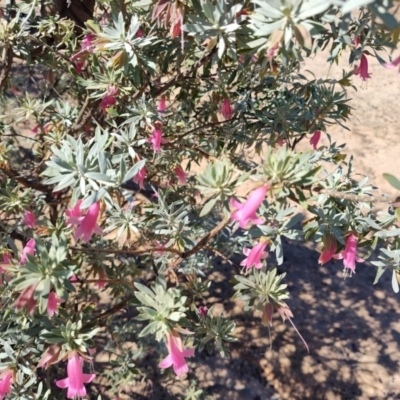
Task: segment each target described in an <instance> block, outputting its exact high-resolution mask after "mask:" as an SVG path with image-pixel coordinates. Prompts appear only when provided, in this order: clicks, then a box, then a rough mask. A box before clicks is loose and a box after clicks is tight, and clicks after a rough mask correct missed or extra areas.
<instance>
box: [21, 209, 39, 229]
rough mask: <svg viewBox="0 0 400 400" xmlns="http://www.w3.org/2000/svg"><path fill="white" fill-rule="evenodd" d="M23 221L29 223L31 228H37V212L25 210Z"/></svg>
mask: <svg viewBox="0 0 400 400" xmlns="http://www.w3.org/2000/svg"><path fill="white" fill-rule="evenodd" d="M22 223H23V224H25V225H27V226H28V227H29V228H32V229H35V228H36V219H35V214H33V213H32V212H31V211H25V214H24V218H23V219H22Z"/></svg>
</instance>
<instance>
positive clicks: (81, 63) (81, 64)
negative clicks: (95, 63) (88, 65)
mask: <svg viewBox="0 0 400 400" xmlns="http://www.w3.org/2000/svg"><path fill="white" fill-rule="evenodd" d="M74 66H75V71H76V73H77V74H78V75H80V74H81V73H82V70H83V67H84V66H85V61H83V60H78V61H77V62H76V63H75V64H74Z"/></svg>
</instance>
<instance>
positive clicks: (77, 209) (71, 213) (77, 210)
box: [65, 200, 85, 225]
mask: <svg viewBox="0 0 400 400" xmlns="http://www.w3.org/2000/svg"><path fill="white" fill-rule="evenodd" d="M81 204H82V200H78V201H77V202H76V204H75V206H74V207H72V208H71V209H70V210H65V215H66V216H67V225H73V224H72V222H70V220H71V219H74V218H77V217H81V216H83V215H85V213H84V212H83V211H82V210H81Z"/></svg>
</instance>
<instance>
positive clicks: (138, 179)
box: [133, 167, 146, 189]
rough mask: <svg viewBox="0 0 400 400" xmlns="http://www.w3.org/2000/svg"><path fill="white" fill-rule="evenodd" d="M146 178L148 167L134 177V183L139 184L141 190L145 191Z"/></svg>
mask: <svg viewBox="0 0 400 400" xmlns="http://www.w3.org/2000/svg"><path fill="white" fill-rule="evenodd" d="M145 178H146V167H143V168H142V169H141V170H140V171H139V172H138V173H137V174H136V175H135V176H134V177H133V182H135V183H137V184H138V185H139V186H140V187H141V189H144V180H145Z"/></svg>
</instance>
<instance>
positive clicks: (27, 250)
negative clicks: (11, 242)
mask: <svg viewBox="0 0 400 400" xmlns="http://www.w3.org/2000/svg"><path fill="white" fill-rule="evenodd" d="M35 246H36V242H35V239H29V241H28V243H27V244H26V245H25V247H24V248H23V249H22V253H21V260H20V262H19V263H20V265H22V264H25V263H26V261H27V260H28V257H27V255H28V254H30V255H31V256H33V254H34V253H35Z"/></svg>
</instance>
